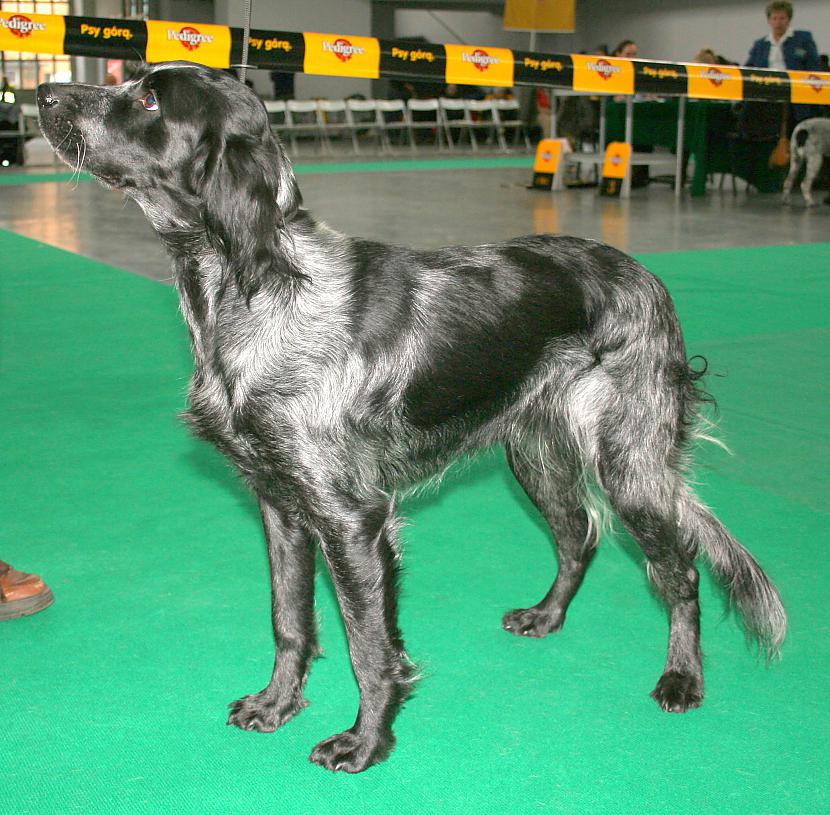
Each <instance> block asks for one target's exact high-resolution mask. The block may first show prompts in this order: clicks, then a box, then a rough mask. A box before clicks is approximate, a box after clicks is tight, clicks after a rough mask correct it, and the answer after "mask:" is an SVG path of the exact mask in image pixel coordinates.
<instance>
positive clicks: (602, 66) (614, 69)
mask: <svg viewBox="0 0 830 815" xmlns="http://www.w3.org/2000/svg"><path fill="white" fill-rule="evenodd" d="M588 69H589V70H591V71H596V72H597V73H598V74H599V75H600V76H601V77H602V78H603V79H604V80H605V81H606V82H607V81H608V80H609V79H611V77H612V76H614V74H621V73H622V68H621V67H620V66H619V65H612V64H611V63H610V62H609V61H608V60H607V59H598V60H597V61H596V62H591V61H589V62H588Z"/></svg>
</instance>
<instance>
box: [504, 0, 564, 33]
mask: <svg viewBox="0 0 830 815" xmlns="http://www.w3.org/2000/svg"><path fill="white" fill-rule="evenodd" d="M503 27H504V28H506V29H509V30H513V31H574V30H575V29H576V0H506V2H505V4H504V23H503Z"/></svg>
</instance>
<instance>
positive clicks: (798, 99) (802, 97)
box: [787, 71, 830, 105]
mask: <svg viewBox="0 0 830 815" xmlns="http://www.w3.org/2000/svg"><path fill="white" fill-rule="evenodd" d="M787 73H788V74H789V75H790V81H791V82H792V85H790V101H791V102H792V103H793V104H795V105H830V74H822V73H819V72H818V71H787Z"/></svg>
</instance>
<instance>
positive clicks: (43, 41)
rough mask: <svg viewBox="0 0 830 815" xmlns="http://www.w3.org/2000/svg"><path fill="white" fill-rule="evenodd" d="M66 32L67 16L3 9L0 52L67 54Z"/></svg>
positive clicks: (0, 18) (0, 25) (1, 14)
mask: <svg viewBox="0 0 830 815" xmlns="http://www.w3.org/2000/svg"><path fill="white" fill-rule="evenodd" d="M27 5H32V4H27ZM65 32H66V24H65V22H64V18H63V17H60V16H58V15H54V14H22V13H20V12H17V11H0V51H30V52H32V53H34V54H63V52H64V51H63V39H64V34H65Z"/></svg>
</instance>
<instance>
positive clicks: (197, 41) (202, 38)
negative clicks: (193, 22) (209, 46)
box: [167, 25, 213, 51]
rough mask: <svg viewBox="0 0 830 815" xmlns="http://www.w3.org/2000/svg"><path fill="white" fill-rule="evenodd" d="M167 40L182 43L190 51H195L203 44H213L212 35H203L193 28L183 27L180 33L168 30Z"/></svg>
mask: <svg viewBox="0 0 830 815" xmlns="http://www.w3.org/2000/svg"><path fill="white" fill-rule="evenodd" d="M167 39H168V40H175V41H176V42H179V43H181V44H182V45H183V46H184V47H185V48H187V50H188V51H195V50H196V49H197V48H198V47H199V46H200V45H201V44H202V43H212V42H213V37H212V36H211V35H210V34H202V33H200V32H199V31H198V30H197V29H195V28H193V26H190V25H186V26H183V27H182V28H181V29H180V30H179V31H175V30H174V29H172V28H168V29H167Z"/></svg>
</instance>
